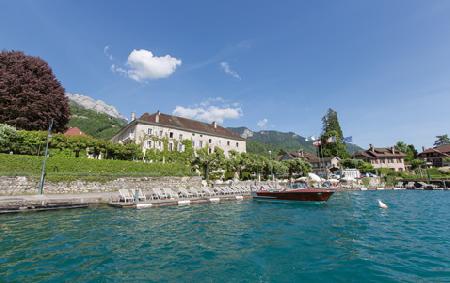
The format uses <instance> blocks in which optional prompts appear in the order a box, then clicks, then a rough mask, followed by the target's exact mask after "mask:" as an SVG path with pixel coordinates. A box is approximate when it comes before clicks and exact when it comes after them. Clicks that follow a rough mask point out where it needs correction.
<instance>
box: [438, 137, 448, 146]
mask: <svg viewBox="0 0 450 283" xmlns="http://www.w3.org/2000/svg"><path fill="white" fill-rule="evenodd" d="M444 144H450V138H449V137H448V135H441V136H436V141H435V142H434V146H440V145H444Z"/></svg>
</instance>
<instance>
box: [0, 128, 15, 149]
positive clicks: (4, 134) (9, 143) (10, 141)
mask: <svg viewBox="0 0 450 283" xmlns="http://www.w3.org/2000/svg"><path fill="white" fill-rule="evenodd" d="M18 138H19V135H18V134H17V131H16V128H14V127H12V126H9V125H5V124H0V152H6V153H9V152H10V151H13V149H14V145H15V143H16V142H17V140H18Z"/></svg>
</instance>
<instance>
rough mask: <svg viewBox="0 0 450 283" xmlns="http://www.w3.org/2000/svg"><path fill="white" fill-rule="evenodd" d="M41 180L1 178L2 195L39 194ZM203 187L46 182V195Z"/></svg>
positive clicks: (137, 181)
mask: <svg viewBox="0 0 450 283" xmlns="http://www.w3.org/2000/svg"><path fill="white" fill-rule="evenodd" d="M38 182H39V180H37V179H36V178H35V179H32V178H29V177H22V176H19V177H8V176H0V195H23V194H36V193H38V191H37V187H38ZM200 186H202V179H201V177H142V178H119V179H116V180H114V181H109V182H86V181H73V182H45V186H44V193H45V194H65V193H66V194H68V193H72V194H76V193H91V192H116V191H118V190H119V189H134V188H140V189H142V190H147V189H152V188H164V187H166V188H172V189H176V188H186V187H200Z"/></svg>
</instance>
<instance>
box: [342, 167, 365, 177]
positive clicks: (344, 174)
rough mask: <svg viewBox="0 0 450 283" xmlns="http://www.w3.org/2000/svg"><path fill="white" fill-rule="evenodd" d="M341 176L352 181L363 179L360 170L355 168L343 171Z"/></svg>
mask: <svg viewBox="0 0 450 283" xmlns="http://www.w3.org/2000/svg"><path fill="white" fill-rule="evenodd" d="M341 174H342V177H344V178H351V179H359V178H361V172H359V170H358V169H355V168H347V169H342V171H341Z"/></svg>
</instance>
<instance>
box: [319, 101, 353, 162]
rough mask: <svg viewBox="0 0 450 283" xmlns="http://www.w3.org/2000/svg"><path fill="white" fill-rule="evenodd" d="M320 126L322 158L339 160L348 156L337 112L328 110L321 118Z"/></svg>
mask: <svg viewBox="0 0 450 283" xmlns="http://www.w3.org/2000/svg"><path fill="white" fill-rule="evenodd" d="M322 125H323V126H322V136H321V143H322V144H321V146H320V152H321V155H322V156H323V157H333V156H338V157H340V158H347V157H348V156H349V154H348V152H347V147H346V146H345V143H344V135H343V134H342V129H341V126H340V125H339V120H338V114H337V112H336V111H335V110H333V109H331V108H329V109H328V111H327V113H326V114H325V116H323V118H322ZM330 140H332V141H330Z"/></svg>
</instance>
